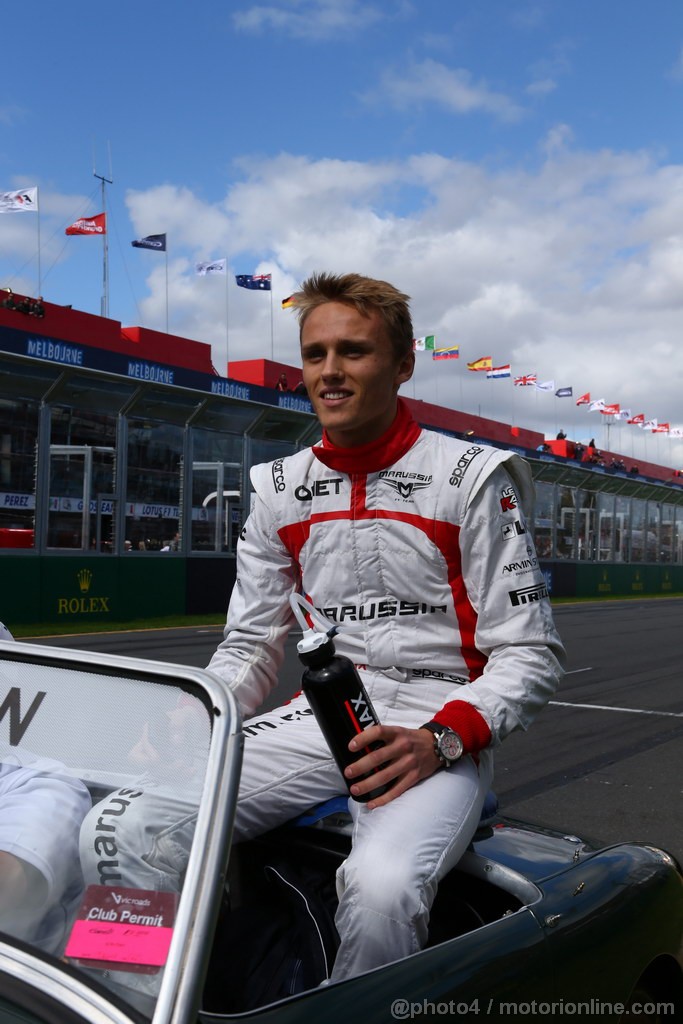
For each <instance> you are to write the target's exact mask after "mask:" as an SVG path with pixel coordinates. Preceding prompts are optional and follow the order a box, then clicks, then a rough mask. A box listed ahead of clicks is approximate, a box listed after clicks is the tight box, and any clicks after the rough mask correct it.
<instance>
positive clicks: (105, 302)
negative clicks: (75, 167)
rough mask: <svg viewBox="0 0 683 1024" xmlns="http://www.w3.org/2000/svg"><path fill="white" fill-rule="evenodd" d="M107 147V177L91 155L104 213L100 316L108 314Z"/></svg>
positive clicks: (109, 182)
mask: <svg viewBox="0 0 683 1024" xmlns="http://www.w3.org/2000/svg"><path fill="white" fill-rule="evenodd" d="M108 148H109V177H108V178H107V177H105V175H104V174H98V173H97V171H96V170H95V162H94V155H93V177H95V178H97V179H98V181H100V182H101V183H102V212H103V213H104V214H105V218H104V225H105V226H104V233H103V235H102V300H101V302H100V314H101V315H102V316H106V317H108V316H109V242H108V239H107V234H108V231H109V228H108V225H107V218H106V212H107V196H106V190H105V186H106V185H113V184H114V178H113V176H112V170H111V145H110V144H108Z"/></svg>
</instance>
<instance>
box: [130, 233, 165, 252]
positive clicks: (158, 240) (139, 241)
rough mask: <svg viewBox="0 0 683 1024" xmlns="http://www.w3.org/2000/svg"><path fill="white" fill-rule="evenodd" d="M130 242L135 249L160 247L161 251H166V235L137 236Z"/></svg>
mask: <svg viewBox="0 0 683 1024" xmlns="http://www.w3.org/2000/svg"><path fill="white" fill-rule="evenodd" d="M130 244H131V245H132V246H133V248H134V249H158V251H159V252H166V235H145V237H144V238H135V239H134V240H133V241H132V242H131V243H130Z"/></svg>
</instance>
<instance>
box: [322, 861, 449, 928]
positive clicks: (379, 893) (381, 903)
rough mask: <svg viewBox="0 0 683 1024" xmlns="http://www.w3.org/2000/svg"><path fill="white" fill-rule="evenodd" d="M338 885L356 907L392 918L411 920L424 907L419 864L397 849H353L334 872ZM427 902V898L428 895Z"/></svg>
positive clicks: (427, 886)
mask: <svg viewBox="0 0 683 1024" xmlns="http://www.w3.org/2000/svg"><path fill="white" fill-rule="evenodd" d="M337 888H338V891H339V895H340V898H341V897H342V896H343V897H344V898H345V899H348V900H349V901H350V902H351V903H353V904H354V905H355V906H357V907H359V908H362V909H363V910H366V911H374V912H375V913H376V914H381V915H382V916H383V917H387V918H391V919H392V920H394V921H404V922H409V921H414V920H415V919H416V918H417V917H418V916H419V915H420V914H421V913H423V912H424V910H425V895H426V894H425V888H427V889H430V886H429V885H428V882H427V881H426V880H425V879H424V878H422V877H421V874H420V871H419V866H418V865H416V864H415V863H414V862H413V861H412V860H409V859H408V858H404V857H401V856H400V853H399V852H398V851H394V852H393V855H387V850H386V849H383V850H382V851H373V850H372V849H367V850H362V851H360V852H359V851H357V850H353V851H352V853H351V854H350V855H349V857H348V859H347V860H346V861H345V862H344V864H342V866H341V867H340V869H339V872H338V875H337ZM426 898H427V901H428V902H429V900H430V897H429V895H428V894H427V896H426Z"/></svg>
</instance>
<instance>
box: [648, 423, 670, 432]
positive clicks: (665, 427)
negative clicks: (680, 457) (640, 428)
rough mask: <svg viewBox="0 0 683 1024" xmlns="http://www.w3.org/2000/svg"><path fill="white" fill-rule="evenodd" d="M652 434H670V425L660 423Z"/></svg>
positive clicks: (653, 429)
mask: <svg viewBox="0 0 683 1024" xmlns="http://www.w3.org/2000/svg"><path fill="white" fill-rule="evenodd" d="M652 433H653V434H668V433H669V424H668V423H658V424H657V426H656V427H653V428H652Z"/></svg>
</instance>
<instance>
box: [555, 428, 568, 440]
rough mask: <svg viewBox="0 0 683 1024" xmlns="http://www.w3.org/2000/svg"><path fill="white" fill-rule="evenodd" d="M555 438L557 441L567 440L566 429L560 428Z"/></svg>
mask: <svg viewBox="0 0 683 1024" xmlns="http://www.w3.org/2000/svg"><path fill="white" fill-rule="evenodd" d="M555 440H556V441H566V440H567V435H566V434H565V432H564V430H562V429H560V430H558V432H557V436H556V438H555Z"/></svg>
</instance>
